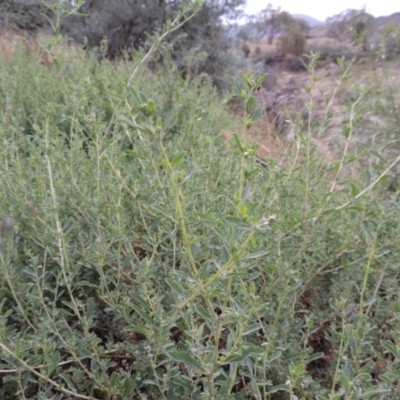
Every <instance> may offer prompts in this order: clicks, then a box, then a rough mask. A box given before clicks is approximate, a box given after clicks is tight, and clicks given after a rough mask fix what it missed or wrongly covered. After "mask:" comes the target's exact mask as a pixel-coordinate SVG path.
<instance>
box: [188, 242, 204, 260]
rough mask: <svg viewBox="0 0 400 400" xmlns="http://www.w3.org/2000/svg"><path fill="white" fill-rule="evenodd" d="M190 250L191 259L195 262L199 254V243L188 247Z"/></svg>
mask: <svg viewBox="0 0 400 400" xmlns="http://www.w3.org/2000/svg"><path fill="white" fill-rule="evenodd" d="M190 250H191V252H192V255H193V258H194V259H195V260H196V259H197V257H198V256H199V255H200V253H201V244H200V243H199V242H196V243H193V244H192V245H191V246H190Z"/></svg>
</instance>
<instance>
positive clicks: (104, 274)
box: [0, 13, 400, 400]
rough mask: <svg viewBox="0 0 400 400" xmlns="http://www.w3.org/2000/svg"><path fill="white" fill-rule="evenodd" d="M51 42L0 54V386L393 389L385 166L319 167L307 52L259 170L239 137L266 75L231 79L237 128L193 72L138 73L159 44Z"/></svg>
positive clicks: (382, 394) (395, 284) (391, 217)
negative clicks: (299, 105)
mask: <svg viewBox="0 0 400 400" xmlns="http://www.w3.org/2000/svg"><path fill="white" fill-rule="evenodd" d="M190 15H191V14H190V13H189V14H188V13H187V14H185V16H186V17H185V18H189V17H190ZM181 17H182V16H179V17H178V18H177V20H176V21H175V22H172V23H171V25H169V27H168V29H167V30H166V34H167V33H168V31H169V30H172V29H174V27H175V26H178V25H179V24H180V23H182V18H181ZM61 40H62V38H61V37H60V36H56V39H55V40H54V41H53V43H52V45H51V46H48V51H50V52H51V53H52V57H53V59H54V64H53V65H52V66H51V67H49V68H46V67H45V66H43V65H41V64H40V63H39V62H38V55H37V54H34V53H33V54H32V52H30V53H27V52H26V51H25V50H24V49H25V48H24V45H23V43H22V44H21V45H20V46H19V47H18V46H17V47H16V49H15V51H14V54H13V57H11V58H9V59H5V60H2V61H1V63H0V91H1V96H0V132H1V146H0V154H1V157H0V160H1V164H0V168H1V169H0V179H1V188H2V190H1V192H0V212H1V214H2V215H4V216H6V217H5V218H4V219H3V221H2V230H1V235H2V236H1V242H0V250H1V251H0V310H1V311H0V396H1V397H2V398H4V399H7V400H9V399H15V398H21V399H64V398H71V399H72V398H81V399H121V400H122V399H220V400H222V399H274V400H277V399H293V400H294V399H332V400H333V399H397V398H399V392H400V384H399V379H398V376H399V367H400V350H399V346H400V343H399V337H400V336H399V333H400V318H399V316H400V314H399V304H398V295H399V293H398V292H399V272H398V271H399V251H398V246H397V242H398V240H399V226H398V220H399V215H398V214H399V210H398V208H396V206H395V204H393V202H392V201H390V198H388V194H387V192H386V191H385V190H386V186H385V182H384V181H385V179H387V177H388V175H389V173H390V171H391V168H392V167H393V166H395V165H396V162H397V161H398V160H397V159H396V157H392V158H391V159H385V158H384V157H382V156H381V155H380V154H378V153H377V152H376V149H373V150H372V153H371V152H370V154H371V157H372V158H371V159H373V160H375V161H374V162H372V161H371V162H370V163H369V164H367V166H366V165H365V163H364V162H362V163H359V157H358V155H359V154H360V153H361V152H362V151H364V152H365V151H367V150H369V149H365V148H364V147H362V146H364V144H361V145H362V146H361V145H360V147H359V148H357V149H356V150H355V151H353V152H352V153H351V154H350V151H349V146H346V145H345V146H344V149H343V152H342V154H341V156H340V157H339V158H338V160H337V161H334V162H332V163H331V164H329V165H328V164H327V163H326V162H325V160H324V157H323V155H321V154H320V153H319V152H318V151H317V148H316V146H315V144H314V142H313V137H314V136H315V135H318V134H319V133H320V131H321V129H323V127H324V126H325V125H327V124H329V120H330V118H331V115H330V113H329V104H330V103H329V102H327V112H326V116H325V118H324V119H323V120H319V121H318V122H315V123H314V122H313V120H312V118H311V116H312V110H313V107H314V105H313V101H312V96H313V85H314V79H315V74H314V67H315V64H316V62H317V57H313V58H311V59H310V61H309V65H308V69H309V74H310V82H309V84H308V85H306V87H305V90H306V91H307V92H308V93H309V102H308V103H307V107H308V108H309V110H310V118H309V121H308V123H303V122H301V120H300V119H299V120H294V121H292V123H293V128H292V129H293V135H294V139H293V141H292V143H291V145H290V147H289V150H288V152H287V155H286V157H285V160H284V162H282V163H280V164H278V162H277V161H276V160H274V159H266V160H260V159H259V158H258V157H257V156H256V154H257V152H256V150H257V149H256V146H255V145H250V144H248V143H247V142H246V141H245V140H244V139H243V133H245V132H246V131H247V130H248V129H250V127H251V126H252V124H253V123H254V121H255V120H256V119H257V117H259V116H260V114H261V111H257V110H256V107H255V103H256V100H255V97H256V95H257V89H258V88H259V86H260V85H261V84H262V82H263V80H264V79H265V78H266V79H268V77H266V76H261V75H259V74H255V75H253V76H247V75H244V74H242V76H241V77H240V79H237V80H236V81H235V84H234V85H233V87H234V88H233V91H234V94H235V96H236V98H240V99H242V102H243V104H244V113H243V115H241V121H240V122H239V119H238V118H237V117H236V116H233V115H232V113H231V112H230V111H229V110H228V108H227V107H226V106H225V103H228V101H227V102H224V101H221V94H218V93H217V92H216V91H215V89H214V88H213V86H212V84H211V82H210V80H209V79H208V78H207V76H205V75H200V76H193V77H191V79H182V77H181V76H180V74H179V71H178V70H177V68H176V67H174V65H173V63H171V64H169V65H165V66H161V67H160V68H158V69H157V70H154V68H152V69H150V68H147V67H146V66H147V61H149V60H151V57H152V54H153V52H154V51H155V50H156V49H157V48H159V46H162V43H160V40H161V37H158V38H156V39H155V40H154V47H153V48H152V49H150V51H149V52H148V53H146V54H141V55H140V56H139V55H138V58H137V59H136V60H133V61H126V62H121V63H119V65H117V66H116V65H113V64H112V63H110V62H107V61H106V60H103V61H102V62H101V63H98V61H97V59H96V58H95V57H90V56H87V55H84V54H83V53H80V52H79V51H74V52H72V51H71V52H70V53H68V52H63V51H61V49H63V47H62V46H61V44H60V41H61ZM339 64H341V66H342V68H343V79H341V80H339V81H338V83H337V84H338V85H340V84H345V83H346V78H347V76H348V74H349V70H348V66H347V65H346V64H345V63H344V62H343V61H342V62H339ZM359 104H360V102H359V101H358V99H355V100H354V101H350V102H349V111H348V115H347V122H346V123H345V124H344V126H343V136H344V138H345V143H350V140H351V138H352V135H353V134H354V130H355V128H356V125H357V123H358V122H359V119H360V118H359V114H358V106H359ZM224 130H227V131H229V132H232V141H231V142H230V143H229V146H228V144H227V143H226V140H225V137H224V136H223V135H222V134H221V132H222V131H224ZM363 154H365V153H363ZM363 160H364V159H362V160H361V161H363ZM13 221H15V226H13V225H14V224H13Z"/></svg>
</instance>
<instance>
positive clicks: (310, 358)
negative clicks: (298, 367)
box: [305, 352, 325, 364]
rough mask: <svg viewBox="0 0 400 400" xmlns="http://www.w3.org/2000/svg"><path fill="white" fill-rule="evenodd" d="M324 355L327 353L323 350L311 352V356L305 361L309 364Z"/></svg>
mask: <svg viewBox="0 0 400 400" xmlns="http://www.w3.org/2000/svg"><path fill="white" fill-rule="evenodd" d="M324 355H325V354H324V353H322V352H319V353H314V354H311V356H310V357H307V359H306V360H305V363H306V364H308V363H310V362H311V361H315V360H319V359H320V358H321V357H323V356H324Z"/></svg>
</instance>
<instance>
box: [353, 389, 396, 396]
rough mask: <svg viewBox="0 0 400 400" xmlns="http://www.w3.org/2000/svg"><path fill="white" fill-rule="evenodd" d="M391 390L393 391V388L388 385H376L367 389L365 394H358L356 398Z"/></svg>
mask: <svg viewBox="0 0 400 400" xmlns="http://www.w3.org/2000/svg"><path fill="white" fill-rule="evenodd" d="M391 391H392V389H389V388H388V387H386V386H374V387H372V388H371V389H368V390H366V391H365V392H364V393H363V394H360V395H358V396H357V397H356V399H366V398H371V397H372V396H373V395H376V394H382V393H388V392H391ZM396 397H397V396H396Z"/></svg>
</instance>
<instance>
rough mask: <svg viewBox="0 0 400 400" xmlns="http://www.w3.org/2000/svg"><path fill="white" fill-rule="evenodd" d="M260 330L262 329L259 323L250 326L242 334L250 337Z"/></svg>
mask: <svg viewBox="0 0 400 400" xmlns="http://www.w3.org/2000/svg"><path fill="white" fill-rule="evenodd" d="M260 329H262V325H261V324H259V323H256V324H253V325H250V326H248V327H247V328H246V330H245V331H244V332H243V336H246V335H250V333H253V332H258V331H259V330H260Z"/></svg>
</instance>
